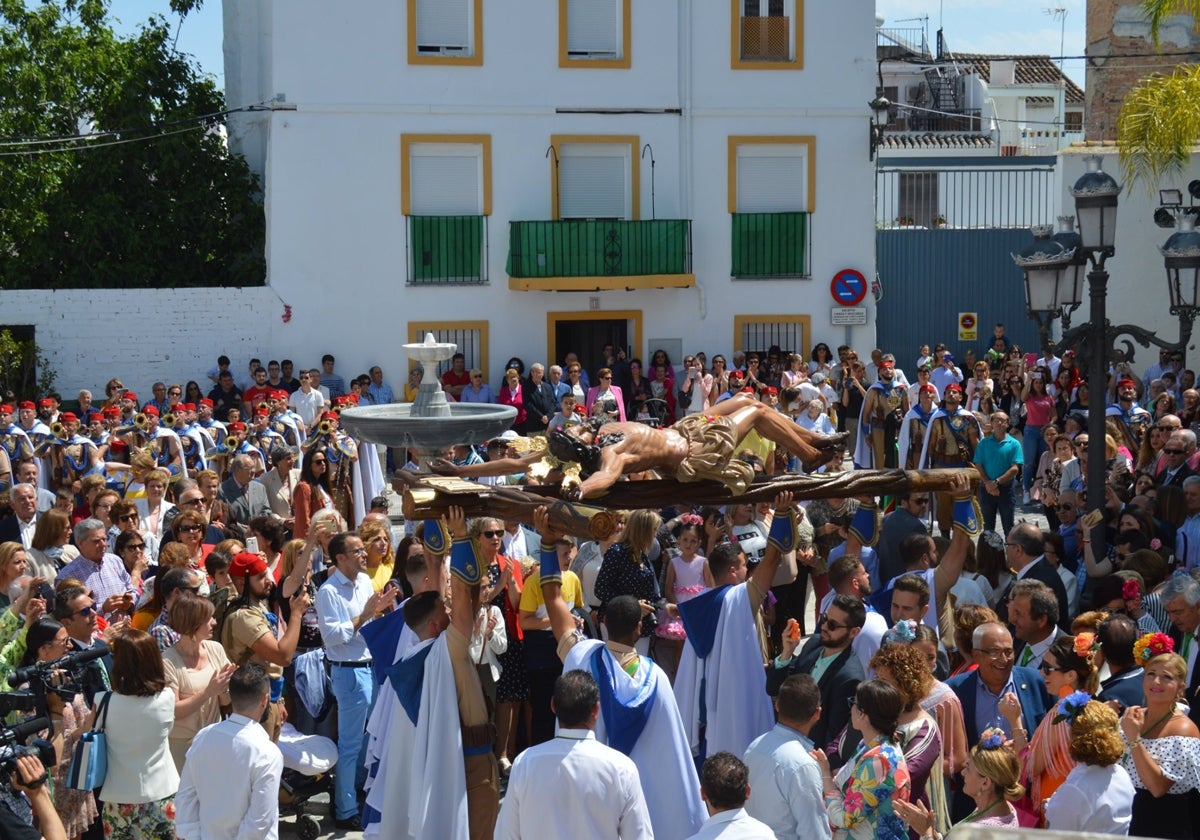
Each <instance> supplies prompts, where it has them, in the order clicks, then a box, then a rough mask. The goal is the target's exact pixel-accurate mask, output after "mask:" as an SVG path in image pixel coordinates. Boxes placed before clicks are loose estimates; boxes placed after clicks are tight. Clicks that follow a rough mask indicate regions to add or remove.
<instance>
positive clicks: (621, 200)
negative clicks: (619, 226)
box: [558, 147, 629, 219]
mask: <svg viewBox="0 0 1200 840" xmlns="http://www.w3.org/2000/svg"><path fill="white" fill-rule="evenodd" d="M628 196H629V172H628V161H627V158H626V156H625V155H624V154H609V155H606V154H586V153H579V154H576V153H568V152H567V147H564V150H563V156H562V159H561V161H560V164H559V175H558V208H559V212H558V215H559V218H562V219H625V218H628V217H629V199H628Z"/></svg>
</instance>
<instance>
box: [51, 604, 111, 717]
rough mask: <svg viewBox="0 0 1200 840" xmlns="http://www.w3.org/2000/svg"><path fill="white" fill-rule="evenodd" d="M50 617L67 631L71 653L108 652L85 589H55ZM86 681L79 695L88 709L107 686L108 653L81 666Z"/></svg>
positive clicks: (109, 660) (109, 657)
mask: <svg viewBox="0 0 1200 840" xmlns="http://www.w3.org/2000/svg"><path fill="white" fill-rule="evenodd" d="M51 608H52V609H53V611H54V617H55V618H56V619H58V622H59V623H60V624H61V625H62V626H63V627H65V628H67V634H68V637H67V640H68V641H69V642H70V643H71V652H72V653H74V652H75V651H80V650H91V649H92V648H104V649H105V650H107V649H108V645H107V644H105V643H104V640H103V639H102V638H101V637H100V634H99V632H98V626H99V622H98V621H97V620H96V619H97V618H98V617H99V615H100V614H99V612H98V611H97V610H96V605H95V602H93V601H92V596H91V595H90V594H89V593H88V591H87V589H86V588H85V587H82V586H67V587H63V588H62V589H60V590H58V593H57V594H56V595H55V596H54V603H53V604H52V605H51ZM84 668H85V672H86V673H87V677H88V678H87V679H86V680H85V681H84V684H83V689H84V692H83V696H84V699H86V700H87V704H88V707H89V708H90V707H91V706H92V700H93V698H94V697H95V696H96V693H97V692H98V691H103V690H104V689H105V687H106V686H107V685H108V684H109V681H108V675H109V674H110V673H111V671H112V654H111V653H106V654H105V655H104V656H102V657H101V658H100V659H94V660H92V661H91V662H89V663H87V665H86V666H84Z"/></svg>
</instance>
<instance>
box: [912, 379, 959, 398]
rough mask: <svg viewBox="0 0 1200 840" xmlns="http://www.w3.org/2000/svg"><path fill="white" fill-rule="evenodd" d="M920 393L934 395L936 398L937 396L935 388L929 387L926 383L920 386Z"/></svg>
mask: <svg viewBox="0 0 1200 840" xmlns="http://www.w3.org/2000/svg"><path fill="white" fill-rule="evenodd" d="M959 390H962V389H961V388H960V389H959ZM920 393H922V394H924V393H930V394H934V395H935V396H936V395H937V388H935V387H933V386H932V385H930V384H929V383H928V382H926V383H925V384H924V385H922V386H921V391H920Z"/></svg>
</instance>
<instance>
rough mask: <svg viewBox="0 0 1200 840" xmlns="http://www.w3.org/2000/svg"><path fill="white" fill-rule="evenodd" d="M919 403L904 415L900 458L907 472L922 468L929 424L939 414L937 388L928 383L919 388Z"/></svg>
mask: <svg viewBox="0 0 1200 840" xmlns="http://www.w3.org/2000/svg"><path fill="white" fill-rule="evenodd" d="M917 388H918V390H917V403H916V405H914V406H913V407H912V408H910V409H909V410H908V414H906V415H904V425H903V427H901V429H900V458H901V460H902V461H903V462H904V463H903V464H902V466H903V468H904V469H906V470H919V469H920V468H921V450H923V449H924V448H925V436H926V434H928V432H929V423H930V422H931V421H932V420H933V415H934V414H936V413H937V411H938V407H937V388H935V387H934V386H933V385H930V384H929V383H928V382H926V383H925V384H924V385H918V386H917Z"/></svg>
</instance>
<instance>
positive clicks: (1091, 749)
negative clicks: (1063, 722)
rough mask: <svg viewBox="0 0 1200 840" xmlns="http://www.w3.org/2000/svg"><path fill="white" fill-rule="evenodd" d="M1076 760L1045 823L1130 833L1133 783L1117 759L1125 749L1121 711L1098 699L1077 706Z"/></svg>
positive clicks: (1073, 738)
mask: <svg viewBox="0 0 1200 840" xmlns="http://www.w3.org/2000/svg"><path fill="white" fill-rule="evenodd" d="M1068 722H1069V724H1070V726H1071V758H1073V759H1075V761H1076V764H1075V769H1074V770H1072V771H1071V773H1070V775H1068V776H1067V780H1066V781H1065V782H1063V783H1062V785H1061V786H1060V787H1059V788H1058V790H1057V791H1056V792H1055V793H1054V797H1053V798H1052V799H1050V800H1049V801H1048V802H1046V827H1047V828H1049V829H1052V830H1054V831H1094V832H1096V833H1098V834H1128V833H1129V820H1130V816H1131V815H1132V813H1133V793H1134V791H1133V782H1132V781H1131V780H1130V778H1129V774H1128V773H1126V772H1125V768H1123V767H1121V765H1120V764H1118V763H1117V762H1118V761H1120V759H1121V756H1122V755H1124V753H1125V744H1124V743H1123V742H1122V741H1121V735H1120V731H1119V729H1118V727H1117V713H1116V712H1114V711H1113V710H1112V709H1110V708H1109V707H1108V705H1107V704H1106V703H1101V702H1100V701H1099V700H1089V701H1088V702H1087V703H1084V704H1083V705H1082V706H1075V707H1073V708H1072V716H1071V718H1070V720H1069V721H1068Z"/></svg>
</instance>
